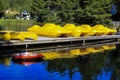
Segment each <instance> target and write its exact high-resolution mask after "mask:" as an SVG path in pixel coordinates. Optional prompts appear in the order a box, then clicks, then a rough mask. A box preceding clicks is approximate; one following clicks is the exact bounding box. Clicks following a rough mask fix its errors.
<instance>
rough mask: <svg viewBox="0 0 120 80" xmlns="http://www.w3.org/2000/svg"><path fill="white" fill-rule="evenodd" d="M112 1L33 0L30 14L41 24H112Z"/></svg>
mask: <svg viewBox="0 0 120 80" xmlns="http://www.w3.org/2000/svg"><path fill="white" fill-rule="evenodd" d="M111 2H112V0H33V2H32V5H31V10H30V12H31V13H32V14H33V15H34V16H37V17H38V18H39V20H38V21H39V22H41V23H45V22H53V23H61V24H65V23H75V24H90V25H94V24H98V23H99V24H105V25H106V24H110V21H111V19H110V16H111V15H110V12H109V9H110V6H111Z"/></svg>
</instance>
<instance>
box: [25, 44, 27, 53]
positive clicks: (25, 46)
mask: <svg viewBox="0 0 120 80" xmlns="http://www.w3.org/2000/svg"><path fill="white" fill-rule="evenodd" d="M27 49H28V44H26V45H25V51H26V52H27V51H28V50H27Z"/></svg>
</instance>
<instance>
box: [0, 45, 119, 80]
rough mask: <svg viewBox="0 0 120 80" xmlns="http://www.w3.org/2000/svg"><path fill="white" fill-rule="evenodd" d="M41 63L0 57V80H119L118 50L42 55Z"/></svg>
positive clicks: (116, 48)
mask: <svg viewBox="0 0 120 80" xmlns="http://www.w3.org/2000/svg"><path fill="white" fill-rule="evenodd" d="M41 54H43V55H44V59H43V60H41V61H21V62H15V61H12V56H13V54H5V55H0V80H120V76H119V75H120V53H119V46H118V45H117V46H116V45H112V46H108V45H107V46H101V47H94V48H92V47H89V48H81V49H80V48H79V49H72V50H63V51H53V52H43V53H41Z"/></svg>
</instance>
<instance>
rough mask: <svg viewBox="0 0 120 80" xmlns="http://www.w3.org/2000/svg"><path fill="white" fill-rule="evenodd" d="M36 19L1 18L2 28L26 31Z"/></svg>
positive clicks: (0, 27)
mask: <svg viewBox="0 0 120 80" xmlns="http://www.w3.org/2000/svg"><path fill="white" fill-rule="evenodd" d="M34 23H35V21H33V20H18V19H0V30H14V31H26V30H27V28H28V27H31V26H32V25H33V24H34Z"/></svg>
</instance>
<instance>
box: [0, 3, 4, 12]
mask: <svg viewBox="0 0 120 80" xmlns="http://www.w3.org/2000/svg"><path fill="white" fill-rule="evenodd" d="M3 10H4V6H3V3H2V2H1V1H0V12H2V11H3Z"/></svg>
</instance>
